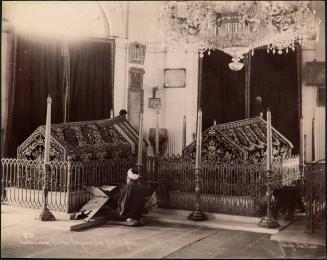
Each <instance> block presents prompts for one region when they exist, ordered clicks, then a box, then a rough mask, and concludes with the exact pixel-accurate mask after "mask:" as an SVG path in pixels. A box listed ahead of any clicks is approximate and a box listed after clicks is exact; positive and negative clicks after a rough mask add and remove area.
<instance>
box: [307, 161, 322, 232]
mask: <svg viewBox="0 0 327 260" xmlns="http://www.w3.org/2000/svg"><path fill="white" fill-rule="evenodd" d="M325 165H326V163H325V160H324V159H323V160H319V161H317V162H313V163H308V164H307V165H306V168H305V171H304V172H305V179H304V184H305V196H304V202H305V203H304V204H305V211H306V223H305V232H309V233H323V232H325V209H326V197H325Z"/></svg>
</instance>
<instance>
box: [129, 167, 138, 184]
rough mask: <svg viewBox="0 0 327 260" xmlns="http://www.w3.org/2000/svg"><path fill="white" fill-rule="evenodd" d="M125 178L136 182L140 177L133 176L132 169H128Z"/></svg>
mask: <svg viewBox="0 0 327 260" xmlns="http://www.w3.org/2000/svg"><path fill="white" fill-rule="evenodd" d="M127 177H128V178H130V179H131V180H133V181H136V180H137V179H138V178H139V177H140V175H138V174H134V173H133V171H132V169H129V170H128V171H127Z"/></svg>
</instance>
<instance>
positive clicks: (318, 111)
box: [302, 1, 326, 162]
mask: <svg viewBox="0 0 327 260" xmlns="http://www.w3.org/2000/svg"><path fill="white" fill-rule="evenodd" d="M312 6H313V8H314V10H315V11H316V12H317V16H318V17H319V18H320V19H321V24H320V28H319V40H318V41H317V42H316V41H314V42H311V43H309V44H306V45H305V46H303V48H302V50H303V51H302V65H303V66H305V63H306V62H311V61H313V60H317V61H323V62H325V2H323V1H313V2H312ZM317 92H318V88H317V87H315V86H306V85H305V82H304V81H303V82H302V108H303V109H302V114H303V122H304V134H305V136H306V142H305V147H306V151H305V153H306V157H305V159H306V161H308V162H311V161H312V160H313V157H312V121H313V118H314V121H315V123H314V124H315V133H314V136H315V140H314V146H315V158H314V159H315V160H318V159H323V158H325V133H326V132H325V129H326V128H325V107H318V106H317V103H316V100H317Z"/></svg>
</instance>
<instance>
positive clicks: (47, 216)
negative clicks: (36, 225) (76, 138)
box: [38, 96, 55, 221]
mask: <svg viewBox="0 0 327 260" xmlns="http://www.w3.org/2000/svg"><path fill="white" fill-rule="evenodd" d="M51 103H52V101H51V97H50V96H48V98H47V117H46V126H45V140H44V164H43V187H42V189H43V196H44V203H43V209H42V212H41V213H40V215H39V217H38V219H40V220H41V221H51V220H55V217H54V216H53V214H52V213H51V212H50V210H49V209H48V178H49V175H50V173H51V172H50V171H51V168H50V139H51Z"/></svg>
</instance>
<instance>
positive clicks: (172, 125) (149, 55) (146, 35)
mask: <svg viewBox="0 0 327 260" xmlns="http://www.w3.org/2000/svg"><path fill="white" fill-rule="evenodd" d="M2 4H4V3H2ZM163 4H164V2H162V1H148V2H145V1H144V2H143V1H103V2H101V5H102V7H103V8H104V11H105V13H106V16H107V18H108V20H109V27H110V35H111V36H115V37H116V58H115V82H114V88H115V90H114V110H115V114H116V115H117V113H118V112H119V110H120V109H122V108H124V109H127V89H128V70H129V67H132V66H133V67H141V68H143V69H144V70H145V74H144V82H143V87H144V130H145V137H147V135H148V131H149V128H153V127H155V119H154V111H153V109H150V108H148V98H149V97H151V94H152V88H153V87H154V86H159V88H160V91H159V93H160V96H161V98H162V109H161V115H160V127H163V128H167V129H168V134H169V144H168V153H170V154H177V153H180V152H181V146H182V143H181V142H182V122H183V116H184V115H185V116H186V118H187V129H186V133H187V141H186V144H188V143H190V142H191V141H192V133H195V129H196V125H195V124H196V102H197V87H198V55H197V53H196V52H192V51H186V50H184V49H179V50H176V51H172V50H170V49H168V50H167V49H165V48H163V47H162V46H161V42H160V40H159V38H158V30H159V16H160V12H161V8H162V7H163ZM312 4H313V7H314V9H315V10H316V11H317V14H318V16H319V17H320V19H322V22H321V25H320V37H319V42H318V43H313V44H311V45H308V46H305V47H304V48H303V63H304V62H306V61H312V60H313V59H316V60H318V61H325V13H324V2H322V1H313V2H312ZM3 10H4V9H3ZM4 37H5V38H6V36H5V34H4V32H3V33H2V43H3V44H2V53H6V52H7V53H8V50H9V48H8V46H6V41H5V40H4ZM134 41H138V42H141V43H143V44H146V54H145V63H144V65H137V64H129V63H128V44H129V43H131V42H134ZM6 57H7V56H6V55H2V65H3V66H2V92H3V91H4V86H5V85H7V83H6V82H5V80H6V78H5V77H3V75H4V74H5V73H6V71H8V59H7V58H6ZM164 68H186V88H179V89H178V88H176V89H165V88H163V83H164ZM316 91H317V89H316V88H315V87H310V86H304V85H303V87H302V93H303V100H302V106H303V116H304V124H305V126H304V128H305V129H304V133H305V134H306V136H307V143H306V147H307V149H306V156H307V158H306V159H307V160H308V161H310V160H311V159H312V156H311V141H310V140H311V122H312V118H313V117H314V116H315V121H316V125H317V127H316V134H315V136H316V154H317V155H319V157H324V149H325V145H324V144H325V108H324V107H323V108H320V107H316V105H315V104H316ZM5 98H6V95H4V94H3V95H2V104H3V105H4V103H5V100H4V99H5ZM4 111H5V110H2V127H3V126H4V124H3V122H4V113H3V112H4ZM148 152H149V154H151V153H152V149H151V148H149V149H148Z"/></svg>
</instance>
